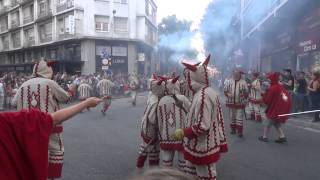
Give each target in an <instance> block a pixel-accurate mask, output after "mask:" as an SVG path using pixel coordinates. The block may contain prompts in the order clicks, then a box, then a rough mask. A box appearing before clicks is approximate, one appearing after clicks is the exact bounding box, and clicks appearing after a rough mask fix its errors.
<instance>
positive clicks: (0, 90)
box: [0, 79, 5, 111]
mask: <svg viewBox="0 0 320 180" xmlns="http://www.w3.org/2000/svg"><path fill="white" fill-rule="evenodd" d="M4 92H5V90H4V83H3V80H2V79H1V80H0V111H3V105H4V97H5V96H4Z"/></svg>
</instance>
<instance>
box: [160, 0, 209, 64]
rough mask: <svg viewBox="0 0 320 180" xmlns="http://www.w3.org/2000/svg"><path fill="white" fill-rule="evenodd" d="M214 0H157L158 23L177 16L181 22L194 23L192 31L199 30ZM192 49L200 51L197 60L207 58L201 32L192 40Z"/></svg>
mask: <svg viewBox="0 0 320 180" xmlns="http://www.w3.org/2000/svg"><path fill="white" fill-rule="evenodd" d="M211 1H212V0H155V2H156V4H157V6H158V12H157V21H158V23H160V22H161V19H162V18H164V17H167V16H170V15H174V14H175V15H176V16H177V18H178V19H180V20H188V21H192V25H191V30H195V29H198V27H199V24H200V21H201V18H202V16H203V15H204V12H205V9H206V8H207V6H208V4H209V3H210V2H211ZM191 47H193V48H194V49H196V50H197V51H198V53H199V54H198V57H197V59H199V60H202V59H204V58H205V50H204V42H203V38H202V35H201V33H200V32H197V33H196V35H195V36H194V37H193V38H192V40H191Z"/></svg>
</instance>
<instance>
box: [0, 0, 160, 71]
mask: <svg viewBox="0 0 320 180" xmlns="http://www.w3.org/2000/svg"><path fill="white" fill-rule="evenodd" d="M156 16H157V6H156V4H155V3H154V1H153V0H0V71H22V72H30V71H31V70H32V69H31V67H32V64H33V63H34V62H35V61H38V60H39V59H40V58H41V57H45V58H47V59H54V60H57V61H59V63H58V69H59V71H65V72H69V73H75V72H77V71H79V72H80V71H81V72H82V73H83V74H92V73H97V72H102V71H112V72H113V73H120V72H121V73H132V72H135V71H136V72H139V73H145V74H149V73H150V72H151V71H153V70H154V68H155V67H156V62H155V48H154V47H155V45H156V42H157V22H156Z"/></svg>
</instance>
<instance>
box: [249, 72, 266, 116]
mask: <svg viewBox="0 0 320 180" xmlns="http://www.w3.org/2000/svg"><path fill="white" fill-rule="evenodd" d="M250 87H251V88H250V94H249V112H250V119H252V120H256V121H257V122H262V118H261V104H263V100H262V95H261V93H262V89H261V81H260V79H259V73H257V72H255V73H252V83H251V85H250Z"/></svg>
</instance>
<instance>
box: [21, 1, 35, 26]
mask: <svg viewBox="0 0 320 180" xmlns="http://www.w3.org/2000/svg"><path fill="white" fill-rule="evenodd" d="M33 13H34V11H33V4H32V5H31V6H28V7H26V8H24V9H23V23H24V24H26V23H29V22H32V21H33Z"/></svg>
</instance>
